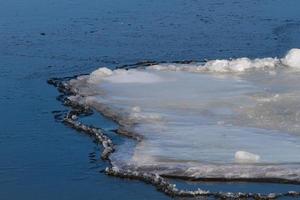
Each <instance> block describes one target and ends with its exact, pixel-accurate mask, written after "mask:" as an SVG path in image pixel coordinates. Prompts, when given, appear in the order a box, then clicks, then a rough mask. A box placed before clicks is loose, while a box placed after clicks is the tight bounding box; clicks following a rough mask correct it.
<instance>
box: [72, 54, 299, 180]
mask: <svg viewBox="0 0 300 200" xmlns="http://www.w3.org/2000/svg"><path fill="white" fill-rule="evenodd" d="M299 56H300V53H299V50H298V49H292V50H291V51H289V52H288V53H287V55H286V56H285V57H284V58H282V59H277V58H261V59H253V60H251V59H248V58H238V59H233V60H213V61H208V62H206V63H192V64H172V63H170V64H163V65H155V66H150V67H146V68H139V69H130V70H123V69H118V70H114V71H112V70H109V69H107V68H100V69H98V70H96V71H94V72H93V73H91V75H88V76H82V77H79V78H77V79H75V80H71V81H70V84H71V85H72V87H73V88H74V91H76V92H77V94H78V95H77V96H73V97H70V99H71V100H74V101H79V102H81V103H84V104H87V105H90V106H92V107H94V108H95V109H97V110H99V111H100V112H102V113H104V114H106V115H107V116H110V117H112V118H114V119H115V120H117V121H118V123H119V124H120V129H121V130H122V131H123V132H124V131H126V132H127V133H129V134H135V135H139V136H142V140H141V141H140V142H138V143H137V145H136V146H134V145H132V144H131V145H129V144H124V145H123V146H120V147H119V149H118V151H117V153H116V154H115V155H114V157H113V163H114V164H115V165H116V166H119V167H129V168H137V169H140V170H155V171H156V172H158V173H163V174H176V175H180V176H193V177H214V178H221V177H222V178H224V177H225V178H284V179H293V180H297V181H299V180H300V179H299V177H300V170H299V167H300V154H299V152H300V127H299V121H300V106H299V101H300V95H299V92H300V86H299V78H300V72H299V71H298V66H300V65H299V64H300V63H299V62H298V61H299V60H298V59H299Z"/></svg>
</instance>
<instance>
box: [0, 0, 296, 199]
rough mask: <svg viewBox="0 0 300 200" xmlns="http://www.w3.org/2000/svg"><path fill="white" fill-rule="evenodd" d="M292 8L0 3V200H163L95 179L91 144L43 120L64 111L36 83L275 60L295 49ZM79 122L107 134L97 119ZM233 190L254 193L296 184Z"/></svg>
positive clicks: (145, 189)
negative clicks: (149, 67)
mask: <svg viewBox="0 0 300 200" xmlns="http://www.w3.org/2000/svg"><path fill="white" fill-rule="evenodd" d="M298 8H299V2H298V1H296V0H294V1H288V2H284V3H283V2H282V1H279V0H278V1H242V2H236V1H226V2H219V1H184V0H176V1H163V2H161V1H156V0H155V1H135V0H130V1H127V2H126V1H117V0H116V1H94V0H92V1H88V2H87V1H83V0H75V1H67V0H63V1H61V0H60V1H58V0H51V1H38V0H29V1H18V0H11V1H1V2H0V91H1V95H0V103H1V106H0V111H1V114H2V115H1V117H0V119H1V123H0V125H1V130H0V158H1V160H0V183H1V188H0V197H1V199H20V198H24V199H37V198H42V199H55V198H59V199H70V198H72V199H82V198H85V199H103V198H104V197H106V198H107V197H109V198H110V199H119V198H120V197H122V198H128V199H166V198H167V197H166V196H164V195H163V194H161V193H158V192H156V191H155V190H154V188H153V187H151V186H148V185H145V184H143V183H141V182H136V181H128V180H121V179H117V178H111V177H107V176H105V175H104V174H102V173H99V171H100V170H102V169H104V167H105V166H106V165H105V163H103V162H102V161H101V160H98V158H99V155H98V153H99V149H98V147H97V146H96V145H95V144H93V143H92V141H91V140H90V138H88V137H86V136H85V135H82V134H77V132H75V131H73V130H71V129H69V128H67V127H65V126H63V125H61V124H60V123H56V122H55V120H54V119H53V113H52V111H55V110H64V109H65V108H64V107H62V106H61V105H60V104H59V102H57V101H55V98H56V96H57V95H58V93H57V92H56V91H55V89H54V88H52V87H49V86H48V85H47V84H46V80H47V79H48V78H50V77H64V76H69V75H78V74H82V73H90V72H92V71H94V70H95V69H97V68H98V67H100V66H107V67H109V68H114V67H116V66H120V65H123V64H131V63H136V62H138V61H141V60H155V61H174V60H185V59H186V60H191V59H192V60H202V59H220V58H230V57H235V58H237V57H244V56H248V57H250V58H257V57H275V56H281V55H284V53H285V52H286V51H287V50H289V49H291V48H294V47H299V46H300V39H299V33H300V16H299V10H298ZM85 120H87V121H88V122H90V123H93V124H95V123H97V124H99V126H100V125H101V126H102V127H106V129H107V130H112V129H114V128H115V127H114V126H115V125H113V124H112V123H111V122H109V121H107V120H104V119H103V118H92V119H85ZM112 135H113V133H112ZM113 136H114V135H113ZM114 141H116V142H117V143H120V144H122V143H126V142H127V140H123V139H122V138H120V137H117V136H114ZM238 185H239V186H238V187H239V188H241V189H240V190H241V191H249V190H250V191H257V190H259V191H260V192H268V191H270V190H272V189H274V188H276V191H286V190H297V189H298V187H299V186H290V185H284V186H282V185H276V186H274V185H271V184H269V185H268V184H266V185H260V184H238ZM203 187H207V188H208V189H210V190H216V191H219V190H235V191H236V187H237V186H236V185H235V186H232V185H230V184H229V185H228V184H206V185H205V186H203ZM112 191H113V192H112ZM136 191H139V192H136Z"/></svg>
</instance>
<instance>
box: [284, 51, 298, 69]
mask: <svg viewBox="0 0 300 200" xmlns="http://www.w3.org/2000/svg"><path fill="white" fill-rule="evenodd" d="M282 63H283V64H284V65H287V66H289V67H294V68H300V49H291V50H289V51H288V53H287V54H286V56H285V57H284V58H283V59H282Z"/></svg>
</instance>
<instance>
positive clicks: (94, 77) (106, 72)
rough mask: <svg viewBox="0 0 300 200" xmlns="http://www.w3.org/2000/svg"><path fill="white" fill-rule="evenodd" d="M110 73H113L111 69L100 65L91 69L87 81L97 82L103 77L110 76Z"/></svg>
mask: <svg viewBox="0 0 300 200" xmlns="http://www.w3.org/2000/svg"><path fill="white" fill-rule="evenodd" d="M112 74H113V72H112V70H110V69H108V68H106V67H101V68H99V69H97V70H95V71H93V72H92V73H91V74H90V77H89V79H88V82H89V83H98V82H99V81H100V80H101V79H102V78H103V77H105V76H110V75H112Z"/></svg>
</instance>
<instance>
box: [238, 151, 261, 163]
mask: <svg viewBox="0 0 300 200" xmlns="http://www.w3.org/2000/svg"><path fill="white" fill-rule="evenodd" d="M234 159H235V162H237V163H257V162H259V160H260V156H259V155H256V154H253V153H249V152H247V151H237V152H236V153H235V155H234Z"/></svg>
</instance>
